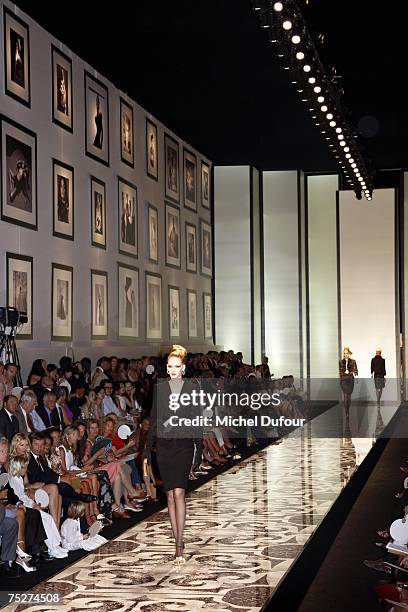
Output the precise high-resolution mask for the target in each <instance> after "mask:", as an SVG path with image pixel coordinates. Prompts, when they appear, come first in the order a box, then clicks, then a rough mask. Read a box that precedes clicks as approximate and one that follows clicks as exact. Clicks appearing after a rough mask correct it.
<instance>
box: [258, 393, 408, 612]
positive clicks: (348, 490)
mask: <svg viewBox="0 0 408 612" xmlns="http://www.w3.org/2000/svg"><path fill="white" fill-rule="evenodd" d="M407 413H408V403H403V404H401V405H400V406H399V408H398V410H397V411H396V412H395V414H394V416H393V417H392V419H391V420H390V422H389V423H388V425H387V426H386V428H385V429H384V431H383V433H382V434H381V436H380V437H379V438H378V440H377V442H376V443H375V444H374V446H373V447H372V448H371V450H370V452H369V453H368V454H367V456H366V457H365V459H364V460H363V461H362V463H361V464H360V466H359V468H358V469H357V470H356V471H355V472H354V474H353V475H352V477H351V478H350V480H349V482H348V483H347V485H346V486H345V487H344V489H343V490H342V491H341V493H340V495H339V496H338V497H337V499H336V500H335V502H334V504H333V505H332V507H331V508H330V510H329V512H328V513H327V514H326V516H325V517H324V519H323V521H322V522H321V523H320V525H319V526H318V528H317V529H316V531H315V532H314V533H313V535H312V536H311V538H310V540H309V542H308V543H307V544H306V546H305V548H304V549H303V551H302V552H301V553H300V554H299V556H298V558H297V559H296V561H295V562H294V564H293V565H292V567H291V568H290V570H289V572H288V573H287V574H285V575H284V576H283V577H282V579H281V581H280V582H279V583H278V585H277V587H276V589H275V591H274V592H273V593H272V595H271V596H270V598H269V599H268V601H267V602H266V603H265V604H264V605H263V607H262V608H261V612H267V611H268V612H269V610H273V611H274V612H276V611H277V610H279V611H281V610H282V611H283V610H284V611H285V612H296V611H297V610H298V608H299V607H300V605H301V603H302V600H303V598H304V597H305V595H306V593H307V591H308V589H309V588H310V586H311V584H312V582H313V580H314V578H315V576H316V574H317V573H318V571H319V568H320V567H321V565H322V563H323V561H324V559H325V557H326V555H327V553H328V552H329V550H330V548H331V546H332V544H333V542H334V540H335V539H336V536H337V535H338V533H339V532H340V530H341V528H342V526H343V524H344V521H345V520H346V518H347V516H348V514H349V513H350V511H351V509H352V507H353V505H354V503H355V502H356V500H357V498H358V497H359V495H360V493H361V491H362V489H363V487H364V486H365V484H366V483H367V481H368V479H369V477H370V475H371V473H372V472H373V470H374V468H375V466H376V465H377V463H378V461H379V460H380V459H381V456H382V454H383V452H384V450H385V448H386V446H387V444H388V442H389V441H390V439H391V438H392V435H393V432H397V428H398V423H399V422H400V421H401V420H402V417H403V416H404V415H406V414H407ZM345 588H347V587H346V586H345ZM314 612H323V609H322V610H320V609H319V608H316V609H315V611H314ZM324 612H327V610H326V608H324ZM367 612H368V611H367Z"/></svg>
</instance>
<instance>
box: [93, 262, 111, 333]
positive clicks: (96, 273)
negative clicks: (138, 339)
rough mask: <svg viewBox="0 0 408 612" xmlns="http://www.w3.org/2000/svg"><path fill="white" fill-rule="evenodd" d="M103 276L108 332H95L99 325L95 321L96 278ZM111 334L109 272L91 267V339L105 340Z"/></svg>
mask: <svg viewBox="0 0 408 612" xmlns="http://www.w3.org/2000/svg"><path fill="white" fill-rule="evenodd" d="M97 276H99V277H102V278H103V279H104V285H105V296H106V313H105V316H106V324H105V326H106V333H103V334H95V333H94V328H95V326H96V325H97V323H96V321H94V306H95V303H94V279H95V277H97ZM108 335H109V285H108V273H107V272H106V271H105V270H95V269H91V340H103V339H106V338H107V337H108Z"/></svg>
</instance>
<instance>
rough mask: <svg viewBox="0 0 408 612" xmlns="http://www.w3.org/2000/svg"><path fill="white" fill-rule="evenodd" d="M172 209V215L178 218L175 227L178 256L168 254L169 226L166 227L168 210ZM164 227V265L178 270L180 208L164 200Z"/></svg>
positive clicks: (179, 262) (179, 258)
mask: <svg viewBox="0 0 408 612" xmlns="http://www.w3.org/2000/svg"><path fill="white" fill-rule="evenodd" d="M171 211H174V213H175V214H173V216H174V217H175V218H176V219H177V220H178V226H177V228H175V229H176V230H177V232H178V238H177V240H178V244H177V251H178V257H177V256H176V255H174V256H173V255H170V253H169V247H170V240H169V227H168V212H171ZM164 217H165V220H164V227H165V245H166V258H165V262H166V266H168V267H169V268H176V269H178V270H180V268H181V220H180V208H179V207H178V206H175V205H174V204H172V203H171V202H165V203H164Z"/></svg>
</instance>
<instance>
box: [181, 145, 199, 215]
mask: <svg viewBox="0 0 408 612" xmlns="http://www.w3.org/2000/svg"><path fill="white" fill-rule="evenodd" d="M188 165H192V166H193V171H194V176H193V180H194V188H193V192H191V189H189V186H188V181H189V180H190V176H191V168H190V166H189V170H190V172H188V171H187V170H188V169H187V166H188ZM197 179H198V176H197V156H196V154H195V153H193V152H192V151H190V150H189V149H186V148H185V147H183V194H184V207H185V208H188V209H189V210H193V211H194V212H197V193H198V189H197Z"/></svg>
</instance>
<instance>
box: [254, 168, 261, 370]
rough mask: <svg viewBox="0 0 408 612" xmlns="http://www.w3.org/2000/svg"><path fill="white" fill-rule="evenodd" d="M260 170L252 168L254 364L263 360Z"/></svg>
mask: <svg viewBox="0 0 408 612" xmlns="http://www.w3.org/2000/svg"><path fill="white" fill-rule="evenodd" d="M259 176H260V173H259V170H257V169H256V168H252V261H253V325H254V339H253V340H254V346H253V353H254V362H255V363H256V364H258V363H261V359H262V318H261V316H262V315H261V313H262V290H261V284H262V277H261V260H262V252H261V246H262V245H261V231H262V228H261V221H262V219H261V211H260V206H259V205H260V201H259V200H260V193H259Z"/></svg>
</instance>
